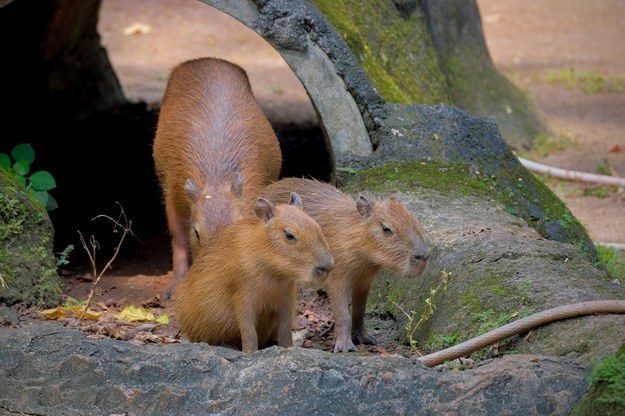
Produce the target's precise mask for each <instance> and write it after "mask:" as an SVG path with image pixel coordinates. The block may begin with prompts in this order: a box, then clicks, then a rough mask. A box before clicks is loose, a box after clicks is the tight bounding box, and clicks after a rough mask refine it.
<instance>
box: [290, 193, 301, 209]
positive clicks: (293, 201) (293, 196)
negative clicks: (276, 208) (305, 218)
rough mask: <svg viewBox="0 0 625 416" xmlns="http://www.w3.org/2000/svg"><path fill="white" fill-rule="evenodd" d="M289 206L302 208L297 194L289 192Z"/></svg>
mask: <svg viewBox="0 0 625 416" xmlns="http://www.w3.org/2000/svg"><path fill="white" fill-rule="evenodd" d="M289 205H295V206H296V207H300V208H301V207H302V197H301V196H299V194H298V193H297V192H291V199H290V200H289Z"/></svg>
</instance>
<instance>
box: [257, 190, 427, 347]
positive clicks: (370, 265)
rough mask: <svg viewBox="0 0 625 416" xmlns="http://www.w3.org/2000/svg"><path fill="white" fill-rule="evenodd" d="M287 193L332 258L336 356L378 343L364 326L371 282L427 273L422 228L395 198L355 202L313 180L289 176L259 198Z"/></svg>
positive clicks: (276, 198) (276, 197)
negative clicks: (295, 197) (383, 276)
mask: <svg viewBox="0 0 625 416" xmlns="http://www.w3.org/2000/svg"><path fill="white" fill-rule="evenodd" d="M287 190H288V191H291V190H292V191H293V192H297V193H298V194H299V195H301V197H302V202H303V206H304V211H306V213H307V214H309V215H310V216H311V217H312V218H313V219H314V220H315V221H317V223H318V224H319V225H320V226H321V229H322V230H323V233H324V235H325V237H326V239H327V241H328V244H329V245H330V250H332V255H333V256H334V260H335V264H334V269H333V271H332V275H331V276H330V278H329V279H328V281H327V287H328V297H329V299H330V307H331V309H332V314H333V316H334V320H335V324H334V325H335V326H334V352H347V351H355V350H356V347H355V346H354V341H355V342H356V343H364V344H375V339H374V338H373V337H372V336H370V335H368V334H367V332H366V330H365V327H364V315H365V309H366V305H367V297H368V296H369V290H370V288H371V283H372V281H373V278H374V277H375V275H376V274H377V272H378V271H379V270H380V269H382V268H385V269H388V270H391V271H393V272H394V273H397V274H399V275H402V276H418V275H420V274H421V273H422V272H423V270H424V269H425V266H426V265H427V260H428V258H429V253H430V250H429V245H428V243H427V242H426V239H425V237H424V232H423V229H422V227H421V224H420V223H419V221H418V220H417V218H416V217H415V216H414V214H413V213H412V212H411V211H410V210H409V209H408V208H407V207H406V206H405V205H404V204H403V203H402V202H400V201H398V200H397V199H395V198H388V199H382V200H373V199H371V198H367V197H365V196H362V195H361V196H360V197H359V198H358V199H354V198H352V197H351V196H349V195H347V194H345V193H343V192H341V191H340V190H338V189H337V188H335V187H334V186H332V185H329V184H327V183H323V182H319V181H316V180H311V179H298V178H285V179H282V180H280V181H278V182H275V183H273V184H271V185H269V186H268V187H267V188H265V190H264V191H263V192H262V194H261V195H262V196H263V197H265V198H268V199H270V200H272V201H276V202H280V201H281V200H283V199H284V197H283V195H284V194H285V193H287V192H288V191H287ZM287 194H288V193H287ZM350 303H351V315H350ZM352 332H353V334H352ZM352 337H353V340H352Z"/></svg>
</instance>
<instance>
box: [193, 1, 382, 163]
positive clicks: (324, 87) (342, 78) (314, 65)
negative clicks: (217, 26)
mask: <svg viewBox="0 0 625 416" xmlns="http://www.w3.org/2000/svg"><path fill="white" fill-rule="evenodd" d="M202 1H204V2H205V3H207V4H210V5H211V6H214V7H216V8H218V9H219V10H221V11H223V12H225V13H228V14H230V15H231V16H233V17H234V18H236V19H238V20H239V21H241V22H242V23H244V24H245V25H247V26H249V27H250V28H252V29H254V30H255V31H256V32H258V33H259V34H260V35H261V36H263V37H264V38H265V39H266V40H267V41H268V42H269V43H271V45H272V46H273V47H274V48H276V49H277V50H278V52H280V54H281V55H282V57H283V58H284V60H285V61H286V62H287V63H288V64H289V66H290V67H291V69H292V70H293V72H294V73H295V74H296V75H297V77H298V78H299V79H300V80H301V81H302V85H303V86H304V88H305V89H306V91H307V92H308V95H309V96H310V99H311V101H312V103H313V105H314V107H315V109H316V111H317V112H318V114H319V117H320V118H321V120H322V124H323V128H324V134H326V135H327V137H328V139H329V141H330V144H331V146H332V150H333V152H334V157H335V158H336V159H339V160H340V159H342V158H345V157H367V156H370V155H371V152H372V144H371V139H370V137H369V132H368V128H367V126H366V125H365V123H366V121H367V119H369V120H371V118H370V117H368V116H367V115H368V114H369V113H370V112H371V111H373V110H374V109H375V108H376V107H379V106H381V100H380V98H379V96H378V95H377V93H376V92H375V90H374V89H373V87H372V86H371V84H370V83H369V82H368V80H367V78H366V76H365V74H364V72H363V70H362V68H361V67H360V66H359V64H358V63H357V61H356V60H355V58H354V57H353V55H352V53H351V52H350V51H349V49H348V48H347V45H346V44H345V43H344V42H343V40H342V38H341V37H340V36H339V35H338V34H337V33H336V30H334V28H332V27H331V26H330V25H329V24H328V23H327V21H326V20H325V18H324V17H323V16H322V15H321V14H320V13H319V11H318V10H317V9H316V8H315V7H314V6H312V5H311V4H310V3H308V2H303V1H295V2H294V1H283V0H277V1H256V2H255V1H251V0H242V1H224V0H202ZM365 103H366V105H365ZM363 115H364V120H363Z"/></svg>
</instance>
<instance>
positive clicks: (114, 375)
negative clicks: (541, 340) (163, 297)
mask: <svg viewBox="0 0 625 416" xmlns="http://www.w3.org/2000/svg"><path fill="white" fill-rule="evenodd" d="M587 375H588V370H587V369H586V368H584V367H583V366H580V365H579V364H577V363H575V362H573V361H569V360H566V359H562V358H547V357H537V356H529V355H527V356H526V355H523V356H516V357H506V358H503V359H501V360H498V361H496V362H490V363H485V364H484V365H482V366H480V367H477V368H476V369H474V370H469V371H464V372H454V371H436V370H432V369H427V368H425V367H423V366H422V365H421V364H419V363H417V362H416V361H414V360H410V359H406V358H392V357H382V356H375V357H359V356H353V355H350V356H348V355H344V354H331V353H326V352H322V351H318V350H306V349H301V348H289V349H284V348H280V347H271V348H268V349H265V350H261V351H259V352H257V353H254V354H251V355H245V354H243V353H241V352H237V351H233V350H228V349H224V348H219V347H208V346H206V345H203V344H177V345H176V344H175V345H159V346H137V345H132V344H129V343H126V342H121V341H113V340H108V339H107V340H101V341H94V340H90V339H87V338H86V337H85V336H84V335H82V334H80V333H78V332H76V331H73V330H69V329H64V328H62V327H60V326H58V325H55V324H46V325H41V326H38V327H31V328H24V329H20V330H7V329H0V412H2V413H3V414H37V415H63V414H67V415H69V414H72V415H74V414H76V415H77V414H80V415H88V414H89V415H91V414H92V415H96V414H97V415H111V414H127V415H154V416H156V415H172V414H176V415H247V414H249V415H293V414H310V415H354V414H359V415H381V414H397V415H402V414H405V415H432V414H454V415H476V414H484V415H486V414H488V415H495V414H506V415H520V416H526V415H528V414H529V415H547V414H550V415H551V414H559V415H560V414H568V413H569V411H570V410H571V409H572V407H573V406H574V404H575V403H576V401H577V400H578V398H579V397H580V396H581V395H582V394H583V392H584V391H585V390H586V389H587V384H586V381H585V378H586V376H587Z"/></svg>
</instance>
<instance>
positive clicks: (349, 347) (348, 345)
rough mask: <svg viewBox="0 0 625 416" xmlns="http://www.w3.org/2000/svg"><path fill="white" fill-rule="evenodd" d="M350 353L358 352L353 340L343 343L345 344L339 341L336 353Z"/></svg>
mask: <svg viewBox="0 0 625 416" xmlns="http://www.w3.org/2000/svg"><path fill="white" fill-rule="evenodd" d="M350 351H356V346H355V345H354V343H353V342H352V341H351V340H348V341H343V342H338V341H337V342H336V343H335V344H334V352H350Z"/></svg>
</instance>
